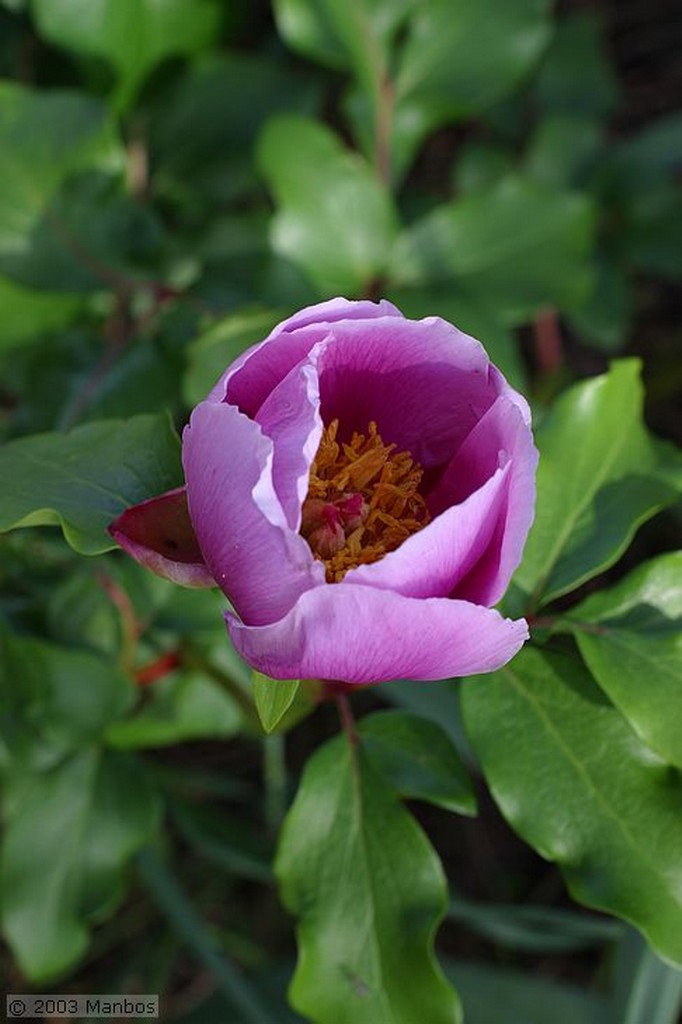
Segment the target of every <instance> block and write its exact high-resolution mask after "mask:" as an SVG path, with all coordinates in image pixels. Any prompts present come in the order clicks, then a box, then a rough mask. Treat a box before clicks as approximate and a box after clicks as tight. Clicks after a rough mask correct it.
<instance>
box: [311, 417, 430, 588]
mask: <svg viewBox="0 0 682 1024" xmlns="http://www.w3.org/2000/svg"><path fill="white" fill-rule="evenodd" d="M338 429H339V421H338V420H333V422H332V423H330V424H329V426H328V427H325V428H324V431H323V433H322V439H321V441H320V447H319V448H318V449H317V454H316V455H315V458H314V460H313V464H312V466H311V467H310V483H309V486H308V495H307V497H306V499H305V501H304V502H303V520H302V523H301V534H302V535H303V536H304V537H305V539H306V540H307V541H308V544H309V545H310V547H311V549H312V551H313V554H314V555H315V558H319V559H320V561H322V562H324V564H325V566H326V570H327V572H326V576H327V582H328V583H338V582H339V580H341V579H343V577H344V576H345V574H346V573H347V572H348V570H349V569H355V568H356V567H357V566H358V565H367V564H369V563H370V562H376V561H378V560H379V559H380V558H383V557H384V555H386V554H388V552H389V551H394V550H395V549H396V548H397V547H399V546H400V544H402V542H403V541H404V540H406V539H407V537H409V536H410V535H411V534H413V533H416V532H417V530H421V528H422V527H423V526H426V524H427V523H428V522H429V519H430V516H429V512H428V509H427V507H426V504H425V502H424V499H423V497H422V496H421V494H420V493H419V484H420V483H421V479H422V476H423V473H424V470H423V469H422V467H421V466H420V465H419V463H418V462H415V461H414V460H413V458H412V456H411V455H410V453H409V452H396V451H395V448H396V446H395V445H394V444H384V442H383V441H382V439H381V435H380V434H379V433H378V431H377V425H376V423H374V422H372V423H370V424H369V426H368V428H367V434H366V435H365V434H358V433H354V434H353V436H352V438H351V440H350V443H349V444H341V443H340V442H339V441H337V440H336V435H337V433H338Z"/></svg>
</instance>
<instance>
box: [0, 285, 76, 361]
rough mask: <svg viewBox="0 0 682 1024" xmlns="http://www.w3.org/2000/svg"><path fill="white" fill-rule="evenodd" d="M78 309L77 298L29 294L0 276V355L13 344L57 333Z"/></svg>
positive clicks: (43, 293)
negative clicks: (0, 324)
mask: <svg viewBox="0 0 682 1024" xmlns="http://www.w3.org/2000/svg"><path fill="white" fill-rule="evenodd" d="M80 308H81V299H80V297H78V296H75V295H58V294H54V295H50V294H45V292H36V291H29V290H28V289H26V288H22V287H21V286H20V285H17V284H15V283H14V282H12V281H8V280H7V279H6V278H3V277H0V318H2V334H1V335H0V356H2V355H4V354H5V352H7V351H8V350H9V349H14V348H15V347H16V346H17V345H21V344H22V343H25V342H30V341H34V340H37V339H39V338H41V337H42V336H43V335H45V334H50V333H51V332H53V331H58V330H60V329H61V328H62V327H65V326H66V325H67V324H69V323H71V321H72V320H74V318H75V317H76V315H77V314H78V312H79V311H80Z"/></svg>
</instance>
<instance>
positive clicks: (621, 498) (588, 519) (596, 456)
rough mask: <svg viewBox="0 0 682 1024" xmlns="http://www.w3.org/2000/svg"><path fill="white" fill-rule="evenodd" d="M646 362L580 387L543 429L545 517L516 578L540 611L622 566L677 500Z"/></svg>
mask: <svg viewBox="0 0 682 1024" xmlns="http://www.w3.org/2000/svg"><path fill="white" fill-rule="evenodd" d="M639 369H640V367H639V362H638V360H636V359H627V360H620V361H617V362H614V363H613V364H612V365H611V369H610V371H609V372H608V373H607V374H604V375H602V376H600V377H592V378H591V379H590V380H587V381H583V382H582V383H580V384H576V385H575V386H574V387H572V388H570V389H569V390H568V391H566V392H565V393H564V394H563V395H562V396H561V397H560V398H559V400H558V401H557V403H556V405H555V406H554V408H553V409H552V412H551V413H550V415H549V416H548V417H547V419H546V420H545V421H544V422H543V424H542V426H541V427H540V429H539V430H538V431H537V432H536V442H537V445H538V448H539V450H540V464H539V467H538V476H537V487H538V495H537V502H536V510H535V522H534V524H533V527H532V529H531V533H530V536H529V538H528V542H527V544H526V548H525V551H524V556H523V561H522V563H521V566H520V567H519V569H518V570H517V573H516V575H515V577H514V582H515V583H516V584H517V585H518V587H520V588H521V590H523V591H524V592H525V593H526V594H528V595H530V606H531V608H533V607H536V606H537V605H538V604H540V605H542V604H546V603H547V602H548V601H552V600H554V598H556V597H559V596H560V595H561V594H565V593H567V592H568V591H570V590H573V589H574V588H575V587H577V586H579V585H580V584H581V583H584V582H585V580H588V579H590V577H592V576H596V574H597V573H599V572H601V571H602V570H604V569H606V568H608V566H610V565H612V564H613V563H614V562H615V561H616V560H617V559H618V558H619V556H620V555H621V554H622V552H623V551H624V550H625V548H626V547H627V545H628V544H629V543H630V540H631V539H632V537H633V535H634V533H635V531H636V529H637V527H638V526H640V525H641V524H642V523H643V522H645V521H646V520H647V519H649V518H650V517H651V516H653V515H655V513H656V512H658V511H659V510H660V509H661V508H663V507H664V505H666V504H668V503H670V502H671V501H673V500H674V499H675V497H676V493H677V492H676V488H675V487H674V486H672V484H671V483H669V482H667V481H665V480H663V479H659V478H658V476H657V471H658V463H659V459H658V456H657V455H656V453H655V450H654V447H653V445H652V443H651V440H650V439H649V436H648V435H647V432H646V430H645V428H644V425H643V423H642V399H643V388H642V384H641V381H640V377H639ZM661 475H662V474H661Z"/></svg>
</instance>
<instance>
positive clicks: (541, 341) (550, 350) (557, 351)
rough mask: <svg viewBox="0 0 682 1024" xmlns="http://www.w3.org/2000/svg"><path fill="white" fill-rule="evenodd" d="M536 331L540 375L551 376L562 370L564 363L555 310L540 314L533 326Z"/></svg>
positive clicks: (536, 353)
mask: <svg viewBox="0 0 682 1024" xmlns="http://www.w3.org/2000/svg"><path fill="white" fill-rule="evenodd" d="M533 329H534V331H535V358H536V360H537V365H538V369H539V371H540V373H541V374H542V375H543V376H545V375H550V374H553V373H556V372H557V370H559V369H560V368H561V365H562V363H563V361H564V352H563V348H564V347H563V341H562V338H561V330H560V329H559V320H558V317H557V315H556V312H555V311H554V310H553V309H546V310H544V311H543V312H542V313H539V314H538V316H537V317H536V318H535V323H534V324H533Z"/></svg>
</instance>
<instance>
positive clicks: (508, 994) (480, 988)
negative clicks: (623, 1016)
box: [445, 960, 606, 1024]
mask: <svg viewBox="0 0 682 1024" xmlns="http://www.w3.org/2000/svg"><path fill="white" fill-rule="evenodd" d="M445 971H446V974H447V976H448V978H450V979H451V980H452V982H453V984H455V985H456V986H457V988H458V990H459V991H460V992H461V995H462V1003H463V1004H464V1012H465V1015H466V1018H465V1019H466V1022H467V1024H547V1022H548V1021H551V1022H552V1024H578V1021H579V1022H580V1024H604V1013H605V1010H606V1000H605V999H604V998H603V997H600V996H596V995H591V994H588V993H586V992H584V991H582V989H579V988H578V987H577V985H567V984H565V983H563V982H557V981H550V980H548V979H546V978H542V977H538V976H535V975H532V974H528V973H526V974H524V973H522V972H521V971H512V970H509V969H508V968H501V967H499V966H498V965H497V964H496V965H495V966H494V967H490V966H488V965H486V964H479V963H476V962H475V961H466V960H452V961H446V963H445ZM502 1007H504V1016H503V1017H501V1015H500V1011H501V1008H502Z"/></svg>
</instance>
